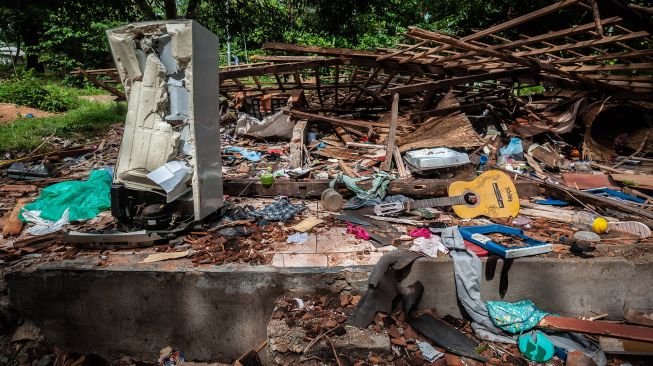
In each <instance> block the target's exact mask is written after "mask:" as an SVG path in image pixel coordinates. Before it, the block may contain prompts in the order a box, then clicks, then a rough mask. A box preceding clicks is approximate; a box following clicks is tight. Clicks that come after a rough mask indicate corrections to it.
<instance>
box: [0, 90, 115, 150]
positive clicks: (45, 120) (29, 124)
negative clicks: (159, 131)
mask: <svg viewBox="0 0 653 366" xmlns="http://www.w3.org/2000/svg"><path fill="white" fill-rule="evenodd" d="M126 113H127V109H126V106H125V104H124V103H95V102H89V101H82V102H81V104H80V107H79V108H77V109H74V110H72V111H69V112H68V113H66V114H60V115H55V116H50V117H42V118H29V119H19V120H16V121H14V122H11V123H8V124H2V125H0V152H9V151H11V152H14V153H15V152H20V151H30V150H32V149H34V148H36V147H37V146H38V145H40V144H41V143H42V142H43V138H45V137H47V136H50V135H53V134H54V136H57V137H63V138H68V139H73V140H74V139H81V138H86V137H92V136H96V135H98V134H101V133H103V132H106V131H107V130H108V129H109V127H110V126H111V125H112V124H114V123H116V122H121V121H124V119H125V114H126Z"/></svg>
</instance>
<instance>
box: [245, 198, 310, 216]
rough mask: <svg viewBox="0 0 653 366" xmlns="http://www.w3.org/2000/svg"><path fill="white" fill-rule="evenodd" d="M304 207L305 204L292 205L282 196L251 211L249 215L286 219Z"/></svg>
mask: <svg viewBox="0 0 653 366" xmlns="http://www.w3.org/2000/svg"><path fill="white" fill-rule="evenodd" d="M305 209H306V206H304V205H292V204H290V200H289V199H288V198H287V197H284V198H281V199H279V200H278V201H277V202H274V203H272V204H270V205H268V206H265V207H263V208H262V209H260V210H256V211H252V212H251V213H250V215H252V216H253V217H262V218H263V219H265V220H268V221H288V220H290V219H292V218H293V216H295V215H296V214H298V213H300V212H302V211H304V210H305Z"/></svg>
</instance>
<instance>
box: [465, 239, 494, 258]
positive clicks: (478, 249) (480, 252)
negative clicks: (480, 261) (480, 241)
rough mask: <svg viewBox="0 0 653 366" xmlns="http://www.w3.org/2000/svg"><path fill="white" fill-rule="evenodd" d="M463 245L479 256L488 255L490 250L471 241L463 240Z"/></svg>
mask: <svg viewBox="0 0 653 366" xmlns="http://www.w3.org/2000/svg"><path fill="white" fill-rule="evenodd" d="M465 246H466V247H467V249H469V250H471V251H472V252H473V253H474V254H476V255H477V256H479V257H487V256H488V255H490V252H488V251H487V250H485V249H483V248H482V247H480V246H478V245H476V244H474V243H472V242H471V241H467V240H465Z"/></svg>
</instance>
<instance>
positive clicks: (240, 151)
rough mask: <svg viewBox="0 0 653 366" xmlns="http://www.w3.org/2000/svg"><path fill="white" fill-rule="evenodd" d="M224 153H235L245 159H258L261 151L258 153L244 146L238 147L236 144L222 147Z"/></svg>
mask: <svg viewBox="0 0 653 366" xmlns="http://www.w3.org/2000/svg"><path fill="white" fill-rule="evenodd" d="M224 152H225V153H231V152H233V153H237V154H240V155H242V156H243V157H244V158H245V159H247V160H249V161H259V160H261V153H258V152H256V151H249V150H247V149H245V148H242V147H238V146H229V147H228V148H226V149H224Z"/></svg>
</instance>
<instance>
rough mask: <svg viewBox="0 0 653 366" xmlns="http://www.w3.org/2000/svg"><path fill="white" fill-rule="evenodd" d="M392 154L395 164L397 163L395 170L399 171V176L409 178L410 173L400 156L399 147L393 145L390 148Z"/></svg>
mask: <svg viewBox="0 0 653 366" xmlns="http://www.w3.org/2000/svg"><path fill="white" fill-rule="evenodd" d="M392 156H393V157H394V159H395V164H396V165H397V171H398V172H399V178H401V179H407V178H410V176H411V175H410V173H409V172H408V170H407V169H406V164H404V159H403V158H402V157H401V153H400V152H399V148H397V147H395V148H394V149H392Z"/></svg>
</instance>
